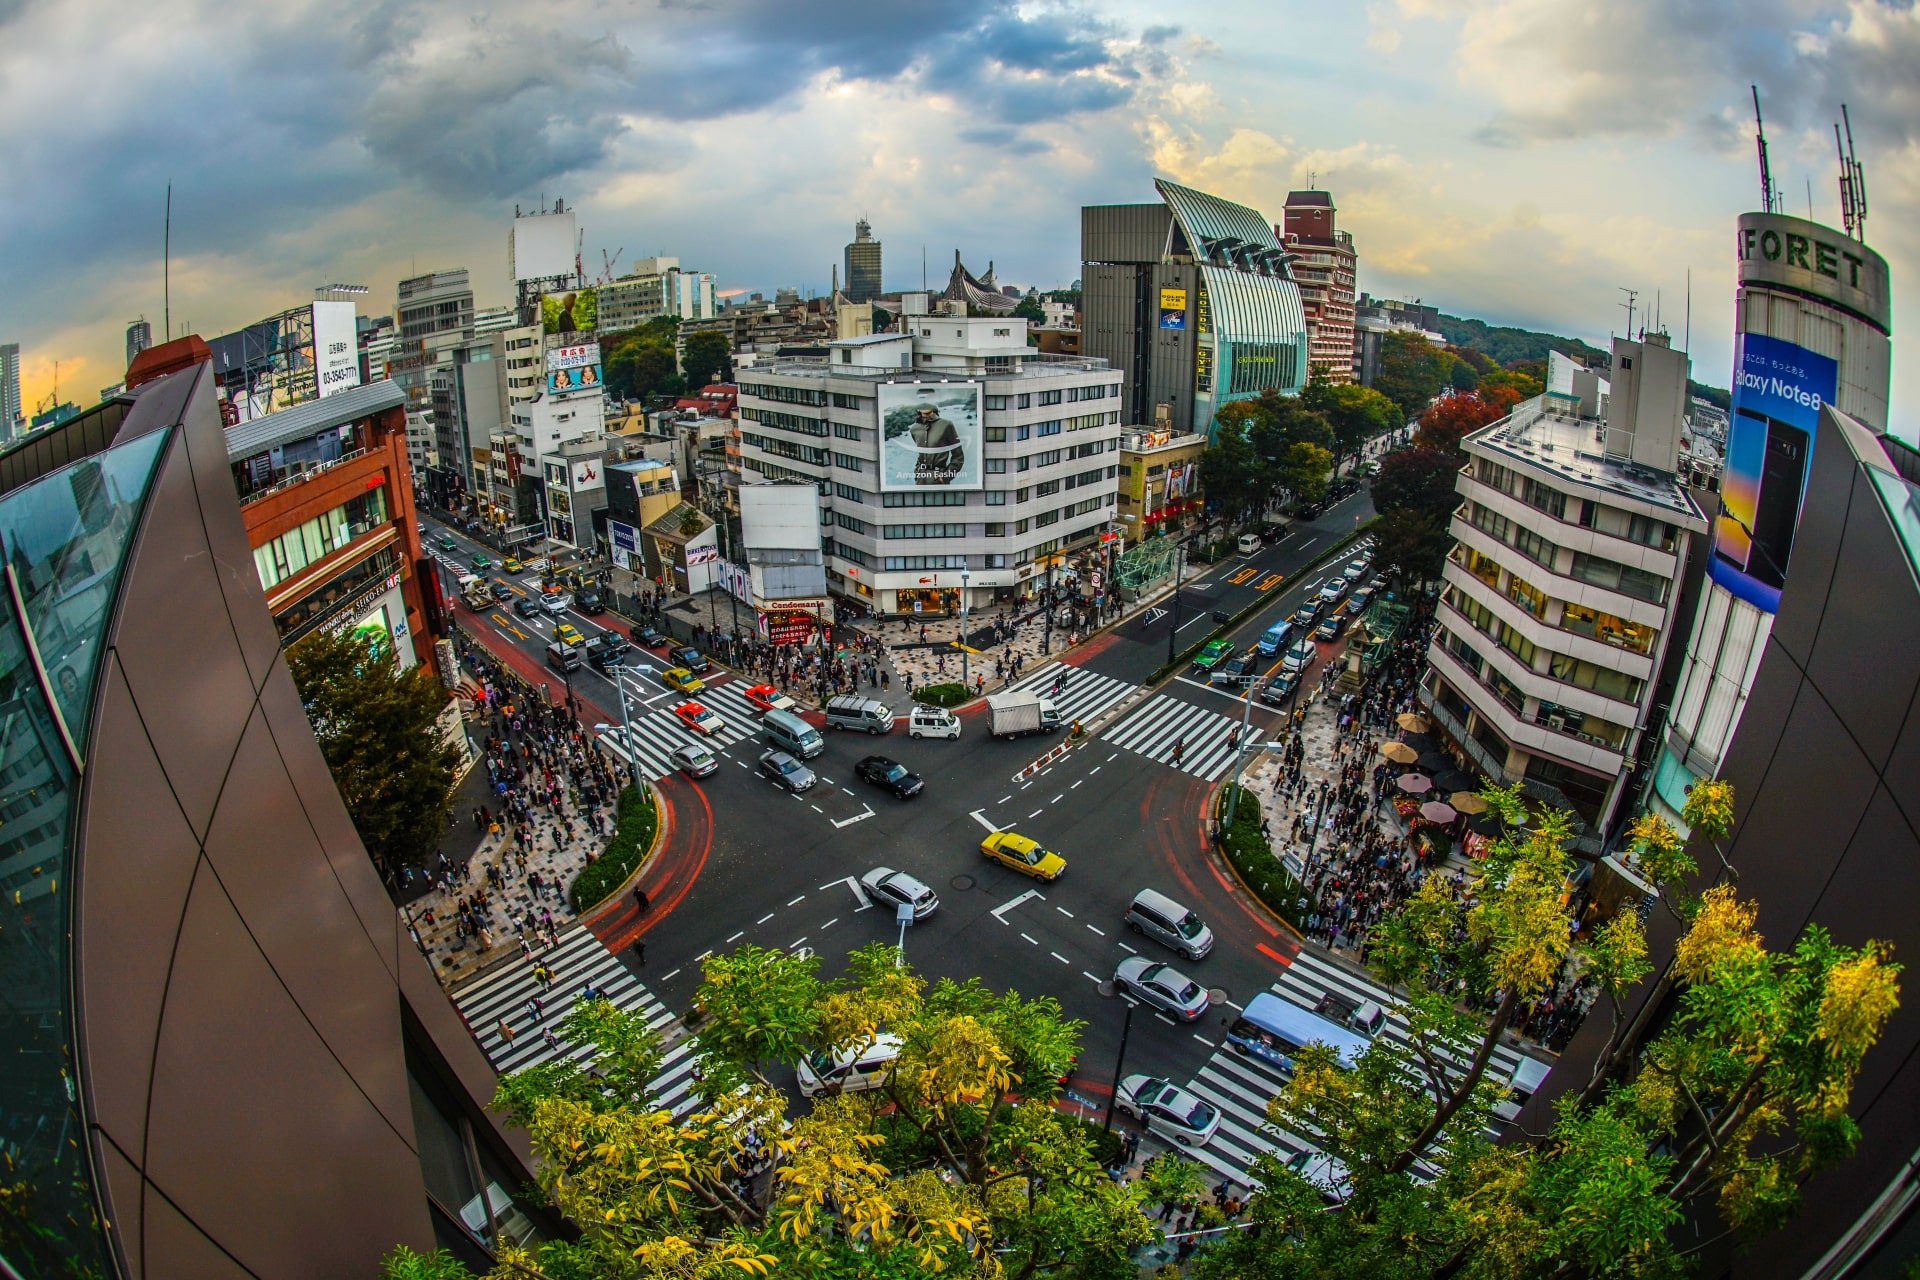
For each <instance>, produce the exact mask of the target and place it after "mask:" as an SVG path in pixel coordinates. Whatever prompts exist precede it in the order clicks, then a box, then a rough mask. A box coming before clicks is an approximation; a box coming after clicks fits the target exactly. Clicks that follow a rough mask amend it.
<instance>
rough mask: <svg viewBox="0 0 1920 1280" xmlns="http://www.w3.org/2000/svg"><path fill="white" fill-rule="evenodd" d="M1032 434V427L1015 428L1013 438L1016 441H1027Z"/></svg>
mask: <svg viewBox="0 0 1920 1280" xmlns="http://www.w3.org/2000/svg"><path fill="white" fill-rule="evenodd" d="M1032 434H1033V428H1032V427H1015V428H1014V429H1013V438H1014V439H1015V440H1025V439H1026V438H1027V437H1028V436H1031V435H1032Z"/></svg>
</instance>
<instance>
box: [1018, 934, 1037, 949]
mask: <svg viewBox="0 0 1920 1280" xmlns="http://www.w3.org/2000/svg"><path fill="white" fill-rule="evenodd" d="M1020 936H1021V937H1023V938H1027V935H1026V934H1024V933H1023V934H1021V935H1020ZM1027 941H1028V942H1033V939H1032V938H1027ZM1033 945H1034V946H1036V947H1037V946H1039V945H1040V944H1039V943H1037V942H1033Z"/></svg>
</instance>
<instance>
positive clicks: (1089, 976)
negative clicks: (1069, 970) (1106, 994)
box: [1080, 969, 1100, 987]
mask: <svg viewBox="0 0 1920 1280" xmlns="http://www.w3.org/2000/svg"><path fill="white" fill-rule="evenodd" d="M1080 976H1081V977H1083V978H1085V979H1086V980H1087V981H1088V982H1091V983H1092V984H1093V985H1094V986H1096V987H1097V986H1099V985H1100V979H1098V978H1096V977H1094V976H1093V975H1092V974H1090V973H1088V972H1087V971H1086V970H1085V969H1082V970H1081V971H1080Z"/></svg>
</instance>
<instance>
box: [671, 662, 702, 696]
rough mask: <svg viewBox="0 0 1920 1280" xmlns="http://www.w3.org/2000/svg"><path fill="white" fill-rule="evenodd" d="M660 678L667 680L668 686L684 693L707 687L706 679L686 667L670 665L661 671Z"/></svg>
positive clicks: (698, 690) (697, 691) (696, 691)
mask: <svg viewBox="0 0 1920 1280" xmlns="http://www.w3.org/2000/svg"><path fill="white" fill-rule="evenodd" d="M660 679H661V680H663V681H665V682H666V684H667V687H668V688H672V689H678V690H679V691H680V692H682V693H699V692H700V691H701V690H702V689H704V688H706V687H707V685H706V681H704V680H702V679H701V678H700V677H699V676H697V675H695V674H693V672H691V671H689V670H687V669H686V668H685V667H668V668H667V669H666V670H665V671H662V672H661V673H660Z"/></svg>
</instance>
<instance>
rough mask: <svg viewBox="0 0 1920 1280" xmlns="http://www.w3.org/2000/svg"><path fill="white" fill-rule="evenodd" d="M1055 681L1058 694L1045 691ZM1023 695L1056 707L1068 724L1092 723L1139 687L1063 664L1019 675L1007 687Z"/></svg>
mask: <svg viewBox="0 0 1920 1280" xmlns="http://www.w3.org/2000/svg"><path fill="white" fill-rule="evenodd" d="M1055 680H1058V681H1059V682H1060V692H1059V693H1057V694H1056V693H1052V692H1049V691H1050V690H1051V689H1052V688H1053V683H1054V681H1055ZM1008 687H1009V688H1011V689H1015V690H1018V691H1021V692H1024V693H1037V694H1040V695H1041V696H1043V697H1045V698H1046V699H1047V700H1048V701H1050V702H1052V703H1053V705H1054V706H1056V707H1058V708H1060V716H1061V718H1062V719H1063V720H1065V721H1067V722H1068V723H1069V724H1071V723H1072V722H1073V721H1075V720H1092V719H1094V718H1096V717H1097V716H1099V715H1100V714H1101V713H1102V712H1104V711H1106V710H1107V709H1108V708H1109V707H1111V706H1113V705H1114V704H1115V703H1118V702H1120V701H1122V700H1123V699H1125V698H1127V697H1128V696H1130V695H1131V694H1133V693H1134V692H1135V691H1136V690H1138V689H1139V688H1140V686H1139V685H1137V684H1128V683H1127V682H1126V681H1125V680H1115V679H1114V678H1113V677H1112V676H1103V675H1097V674H1095V673H1094V672H1092V671H1082V670H1081V669H1080V668H1079V667H1070V666H1067V665H1066V664H1065V663H1061V664H1060V665H1058V666H1052V667H1047V668H1045V669H1044V670H1041V671H1036V672H1034V673H1033V674H1032V675H1027V676H1022V677H1021V678H1020V679H1018V680H1016V681H1014V682H1013V684H1012V685H1010V686H1008Z"/></svg>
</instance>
